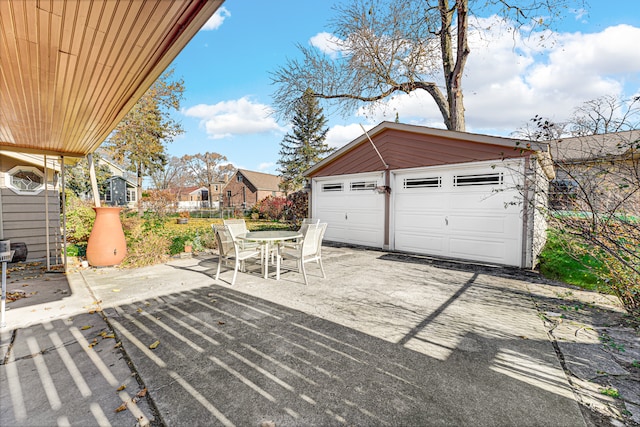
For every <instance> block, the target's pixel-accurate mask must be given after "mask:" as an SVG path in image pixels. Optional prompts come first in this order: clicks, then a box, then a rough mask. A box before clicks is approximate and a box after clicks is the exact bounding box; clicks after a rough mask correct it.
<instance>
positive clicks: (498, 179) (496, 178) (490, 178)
mask: <svg viewBox="0 0 640 427" xmlns="http://www.w3.org/2000/svg"><path fill="white" fill-rule="evenodd" d="M502 182H503V175H502V172H499V173H486V174H481V175H455V176H454V177H453V185H454V187H466V186H471V185H500V184H502Z"/></svg>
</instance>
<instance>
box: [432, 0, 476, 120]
mask: <svg viewBox="0 0 640 427" xmlns="http://www.w3.org/2000/svg"><path fill="white" fill-rule="evenodd" d="M454 4H455V7H454V8H450V7H449V0H439V2H438V5H439V9H440V22H441V24H442V26H441V27H440V49H441V53H442V71H443V74H444V79H445V84H446V86H447V101H448V104H449V117H448V118H447V117H445V118H444V119H445V124H446V126H447V129H449V130H456V131H461V132H464V131H465V120H464V102H463V96H462V73H463V72H464V67H465V64H466V62H467V57H468V56H469V46H468V43H467V30H468V22H467V17H468V11H469V4H468V0H457V1H456V2H455V3H454ZM454 14H457V37H456V38H457V43H456V52H455V55H454V53H453V41H452V37H451V31H452V25H453V15H454Z"/></svg>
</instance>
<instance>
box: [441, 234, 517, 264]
mask: <svg viewBox="0 0 640 427" xmlns="http://www.w3.org/2000/svg"><path fill="white" fill-rule="evenodd" d="M449 249H450V253H451V256H452V257H455V258H462V259H473V260H477V261H486V262H493V263H500V264H510V263H515V262H517V259H518V256H517V253H516V254H515V255H516V256H515V257H514V256H513V255H510V254H508V253H507V252H506V251H505V244H504V241H502V240H493V241H492V240H489V239H468V238H457V237H452V238H451V239H450V241H449Z"/></svg>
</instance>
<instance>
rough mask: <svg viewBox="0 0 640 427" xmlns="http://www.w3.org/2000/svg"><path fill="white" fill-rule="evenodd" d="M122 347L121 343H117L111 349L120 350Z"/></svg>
mask: <svg viewBox="0 0 640 427" xmlns="http://www.w3.org/2000/svg"><path fill="white" fill-rule="evenodd" d="M120 347H122V341H120V342H117V343H116V345H114V346H113V348H120Z"/></svg>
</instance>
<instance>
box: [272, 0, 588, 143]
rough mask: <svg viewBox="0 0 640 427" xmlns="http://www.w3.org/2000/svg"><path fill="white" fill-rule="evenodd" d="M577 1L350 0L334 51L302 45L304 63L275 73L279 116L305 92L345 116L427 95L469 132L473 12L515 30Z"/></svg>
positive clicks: (336, 28) (450, 123) (538, 23)
mask: <svg viewBox="0 0 640 427" xmlns="http://www.w3.org/2000/svg"><path fill="white" fill-rule="evenodd" d="M575 2H577V3H581V0H575V1H574V0H564V1H552V0H526V1H524V0H475V1H474V0H352V1H351V2H350V3H348V4H345V5H339V6H336V8H335V11H336V17H335V19H334V20H333V21H332V22H331V29H332V30H333V36H334V37H333V39H332V44H333V46H332V48H333V49H332V51H331V52H330V53H326V51H325V52H323V51H321V50H320V49H318V48H317V47H314V46H311V47H305V46H303V45H299V46H298V47H299V49H300V51H301V53H302V59H300V60H298V59H292V60H289V61H288V62H287V63H286V65H284V66H282V67H280V68H279V69H277V70H276V71H275V72H274V73H273V75H272V80H273V82H274V83H275V84H276V85H277V90H276V91H275V93H274V104H275V106H276V110H277V111H278V112H279V114H280V115H281V116H283V117H290V116H291V115H292V113H293V110H294V106H295V101H296V100H297V99H298V98H300V97H301V96H302V94H303V93H304V92H305V91H306V90H307V89H311V91H312V93H313V94H314V96H316V97H317V98H321V99H325V100H329V101H335V102H336V103H337V104H339V105H340V106H341V107H342V109H343V111H344V112H345V113H347V112H351V111H353V110H354V109H355V108H356V107H358V106H360V105H362V104H363V103H374V104H375V103H376V102H381V101H384V100H386V99H388V98H389V97H390V96H392V95H393V94H395V93H411V92H413V91H416V90H424V91H426V92H427V93H429V95H430V96H431V97H432V98H433V100H434V102H435V103H436V105H437V106H438V109H439V111H440V113H441V115H442V118H443V120H444V123H445V125H446V127H447V129H450V130H458V131H464V130H465V116H464V101H463V93H462V79H463V75H464V70H465V66H466V62H467V58H468V56H469V54H470V49H469V45H468V37H469V20H468V19H469V16H470V14H473V13H481V12H483V11H490V12H491V13H494V12H497V13H499V15H500V16H501V17H502V18H503V19H504V21H505V22H506V23H507V24H509V25H511V27H512V28H513V29H519V28H522V27H523V26H524V25H527V26H530V27H531V28H538V27H548V26H549V25H550V24H552V23H553V21H554V20H555V19H557V18H558V17H559V16H561V14H562V12H563V11H564V10H566V9H567V6H568V4H569V3H575ZM470 8H473V10H471V9H470ZM542 17H544V18H542ZM534 18H535V19H534ZM441 82H444V91H443V89H442V88H441V84H442V83H441Z"/></svg>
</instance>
